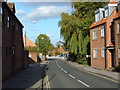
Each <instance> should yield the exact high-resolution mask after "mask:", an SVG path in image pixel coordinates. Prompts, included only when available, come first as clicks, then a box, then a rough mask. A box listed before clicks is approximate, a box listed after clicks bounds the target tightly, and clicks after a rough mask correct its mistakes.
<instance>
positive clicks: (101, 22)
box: [89, 18, 107, 28]
mask: <svg viewBox="0 0 120 90" xmlns="http://www.w3.org/2000/svg"><path fill="white" fill-rule="evenodd" d="M106 20H107V18H102V19H101V20H100V21H99V22H93V23H92V25H91V26H90V27H89V28H93V27H95V26H98V25H101V24H103V23H106Z"/></svg>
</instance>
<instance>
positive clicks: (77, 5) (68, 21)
mask: <svg viewBox="0 0 120 90" xmlns="http://www.w3.org/2000/svg"><path fill="white" fill-rule="evenodd" d="M105 4H106V3H104V2H73V3H72V7H73V8H74V11H72V15H69V14H68V13H62V14H61V20H60V21H59V22H58V26H59V27H60V28H61V29H60V34H61V37H62V38H63V40H64V41H65V45H66V46H67V48H68V49H69V50H70V52H71V53H72V55H74V56H75V59H76V61H77V62H78V63H84V61H85V62H86V55H87V54H88V53H89V52H87V51H89V50H88V49H90V47H89V46H90V45H88V44H89V42H90V40H89V35H90V34H89V26H90V25H91V24H92V22H93V21H94V11H95V10H96V9H98V8H100V7H102V6H104V5H105Z"/></svg>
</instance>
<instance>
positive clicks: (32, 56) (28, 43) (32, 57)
mask: <svg viewBox="0 0 120 90" xmlns="http://www.w3.org/2000/svg"><path fill="white" fill-rule="evenodd" d="M23 42H24V47H25V48H27V47H37V46H36V44H35V43H33V42H32V41H31V40H29V39H28V37H27V36H26V35H24V37H23ZM28 56H29V59H28V63H29V64H32V63H37V62H38V55H37V52H33V51H28Z"/></svg>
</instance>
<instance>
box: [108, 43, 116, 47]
mask: <svg viewBox="0 0 120 90" xmlns="http://www.w3.org/2000/svg"><path fill="white" fill-rule="evenodd" d="M107 47H115V45H113V43H112V42H111V43H110V44H109V45H108V46H107Z"/></svg>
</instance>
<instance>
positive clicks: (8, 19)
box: [7, 16, 10, 28]
mask: <svg viewBox="0 0 120 90" xmlns="http://www.w3.org/2000/svg"><path fill="white" fill-rule="evenodd" d="M7 27H8V28H9V27H10V17H9V16H8V17H7Z"/></svg>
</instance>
